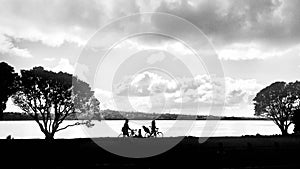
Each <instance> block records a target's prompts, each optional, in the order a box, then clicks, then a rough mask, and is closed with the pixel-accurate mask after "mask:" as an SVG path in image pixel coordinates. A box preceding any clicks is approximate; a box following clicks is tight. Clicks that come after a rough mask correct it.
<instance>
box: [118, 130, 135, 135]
mask: <svg viewBox="0 0 300 169" xmlns="http://www.w3.org/2000/svg"><path fill="white" fill-rule="evenodd" d="M128 134H129V137H135V136H136V135H137V129H132V130H130V132H129V133H128ZM118 137H128V136H127V135H124V134H123V132H122V133H121V134H119V135H118Z"/></svg>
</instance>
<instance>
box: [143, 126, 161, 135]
mask: <svg viewBox="0 0 300 169" xmlns="http://www.w3.org/2000/svg"><path fill="white" fill-rule="evenodd" d="M149 127H150V128H152V126H149ZM143 129H144V131H145V137H163V133H162V132H160V131H158V128H156V127H155V130H152V129H151V131H150V129H149V128H148V127H146V126H143Z"/></svg>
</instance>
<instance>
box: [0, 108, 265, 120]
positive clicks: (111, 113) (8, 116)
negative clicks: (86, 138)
mask: <svg viewBox="0 0 300 169" xmlns="http://www.w3.org/2000/svg"><path fill="white" fill-rule="evenodd" d="M77 119H78V117H75V116H74V117H70V118H68V119H67V120H77ZM85 119H87V118H85V117H79V120H85ZM103 119H105V120H124V119H131V120H153V119H156V120H268V119H266V118H257V117H226V116H221V117H220V116H205V115H196V116H193V115H179V114H171V113H166V114H158V113H144V112H126V111H115V110H101V112H100V116H99V114H97V115H96V116H94V117H93V118H92V120H103ZM3 120H6V121H9V120H32V118H31V117H30V116H29V115H27V114H26V113H19V112H6V113H4V116H3Z"/></svg>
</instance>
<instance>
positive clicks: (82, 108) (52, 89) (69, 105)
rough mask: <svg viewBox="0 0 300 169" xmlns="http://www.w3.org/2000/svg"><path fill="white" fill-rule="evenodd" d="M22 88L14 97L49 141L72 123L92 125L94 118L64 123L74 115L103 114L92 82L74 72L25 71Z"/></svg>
mask: <svg viewBox="0 0 300 169" xmlns="http://www.w3.org/2000/svg"><path fill="white" fill-rule="evenodd" d="M19 86H20V87H19V88H20V89H19V91H18V92H17V93H16V94H15V95H14V96H13V100H14V103H15V104H17V105H18V106H20V107H21V109H22V110H24V111H25V112H26V113H27V114H28V115H30V116H31V117H32V118H33V119H34V120H35V121H36V122H37V123H38V125H39V127H40V129H41V131H42V132H43V133H44V135H45V138H46V139H47V140H52V139H54V135H55V133H56V132H58V131H61V130H64V129H66V128H68V127H71V126H76V125H81V124H87V125H89V124H91V123H90V120H87V121H82V122H76V123H74V124H68V125H61V124H62V122H63V121H64V120H65V119H67V118H70V117H85V118H86V117H92V116H93V114H94V113H99V104H100V103H99V101H98V100H97V99H96V98H95V97H94V92H93V91H92V90H91V88H90V86H89V84H87V83H85V82H83V81H81V80H79V79H78V78H77V77H74V76H72V75H71V74H67V73H63V72H59V73H55V72H52V71H47V70H44V69H43V68H42V67H35V68H33V69H31V70H21V76H20V82H19Z"/></svg>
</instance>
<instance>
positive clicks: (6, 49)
mask: <svg viewBox="0 0 300 169" xmlns="http://www.w3.org/2000/svg"><path fill="white" fill-rule="evenodd" d="M0 53H2V54H8V55H12V56H19V57H23V58H31V57H33V56H32V55H31V53H30V52H29V51H28V50H27V49H20V48H18V47H16V46H15V45H14V44H13V42H12V41H11V40H10V39H9V38H8V37H7V36H4V35H1V34H0Z"/></svg>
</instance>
